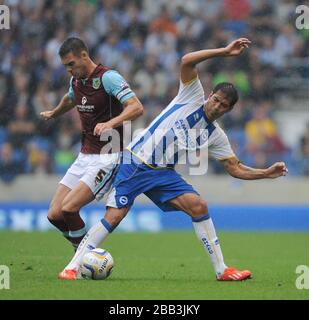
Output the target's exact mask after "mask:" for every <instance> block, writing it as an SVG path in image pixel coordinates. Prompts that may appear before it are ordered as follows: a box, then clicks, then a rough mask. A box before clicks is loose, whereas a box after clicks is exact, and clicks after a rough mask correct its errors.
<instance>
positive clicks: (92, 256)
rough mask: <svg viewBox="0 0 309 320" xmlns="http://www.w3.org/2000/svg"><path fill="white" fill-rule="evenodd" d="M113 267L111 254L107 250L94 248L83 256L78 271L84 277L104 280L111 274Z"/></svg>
mask: <svg viewBox="0 0 309 320" xmlns="http://www.w3.org/2000/svg"><path fill="white" fill-rule="evenodd" d="M113 267H114V259H113V257H112V256H111V254H110V253H109V252H108V251H107V250H104V249H100V248H95V249H93V250H91V251H89V252H87V253H86V254H85V255H84V256H83V259H82V265H81V267H80V269H79V273H80V275H81V277H82V278H84V279H93V280H104V279H106V278H107V277H108V276H109V275H110V274H111V272H112V270H113Z"/></svg>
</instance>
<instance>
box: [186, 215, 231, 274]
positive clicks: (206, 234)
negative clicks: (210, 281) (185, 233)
mask: <svg viewBox="0 0 309 320" xmlns="http://www.w3.org/2000/svg"><path fill="white" fill-rule="evenodd" d="M192 223H193V227H194V229H195V233H196V236H197V238H198V239H199V240H200V241H201V242H202V244H203V246H204V249H205V250H206V251H207V252H208V254H209V256H210V259H211V262H212V264H213V266H214V269H215V272H216V275H217V276H220V275H221V274H222V273H223V272H224V269H225V268H227V266H226V265H225V263H224V260H223V254H222V251H221V247H220V244H219V241H218V238H217V235H216V230H215V227H214V224H213V222H212V219H211V218H210V216H209V215H208V214H205V215H203V216H201V217H199V218H195V219H192Z"/></svg>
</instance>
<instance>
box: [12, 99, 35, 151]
mask: <svg viewBox="0 0 309 320" xmlns="http://www.w3.org/2000/svg"><path fill="white" fill-rule="evenodd" d="M34 132H35V126H34V123H33V120H31V118H30V115H29V111H28V108H27V107H26V106H25V105H20V106H18V107H17V108H16V111H15V117H14V119H13V120H12V121H10V123H9V125H8V133H9V141H10V142H11V143H12V145H13V146H14V147H16V148H25V146H26V143H27V142H28V141H29V140H30V138H31V137H32V136H33V135H34Z"/></svg>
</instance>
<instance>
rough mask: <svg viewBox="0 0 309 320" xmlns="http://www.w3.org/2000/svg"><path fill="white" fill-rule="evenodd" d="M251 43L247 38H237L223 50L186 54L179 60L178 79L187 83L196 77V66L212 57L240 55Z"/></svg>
mask: <svg viewBox="0 0 309 320" xmlns="http://www.w3.org/2000/svg"><path fill="white" fill-rule="evenodd" d="M250 43H251V41H250V40H248V39H247V38H239V39H237V40H234V41H233V42H231V43H230V44H229V45H228V46H226V47H225V48H218V49H207V50H200V51H194V52H190V53H187V54H186V55H184V56H183V57H182V59H181V65H180V79H181V81H182V82H183V83H187V82H189V81H191V80H193V79H195V78H196V77H197V70H196V65H197V64H198V63H200V62H202V61H205V60H207V59H210V58H214V57H232V56H238V55H239V54H241V53H242V52H243V51H244V49H245V48H248V47H249V44H250Z"/></svg>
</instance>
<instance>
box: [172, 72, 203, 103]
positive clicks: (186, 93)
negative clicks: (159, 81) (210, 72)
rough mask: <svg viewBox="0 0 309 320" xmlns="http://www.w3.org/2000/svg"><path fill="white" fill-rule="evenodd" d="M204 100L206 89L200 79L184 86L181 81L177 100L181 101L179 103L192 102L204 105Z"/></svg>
mask: <svg viewBox="0 0 309 320" xmlns="http://www.w3.org/2000/svg"><path fill="white" fill-rule="evenodd" d="M204 98H205V93H204V89H203V86H202V84H201V81H200V79H199V78H198V77H196V78H194V79H192V80H191V81H190V82H187V83H186V84H184V83H183V82H182V81H181V80H180V83H179V90H178V94H177V100H178V101H179V103H182V102H188V101H190V102H192V103H194V104H203V103H204Z"/></svg>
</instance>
